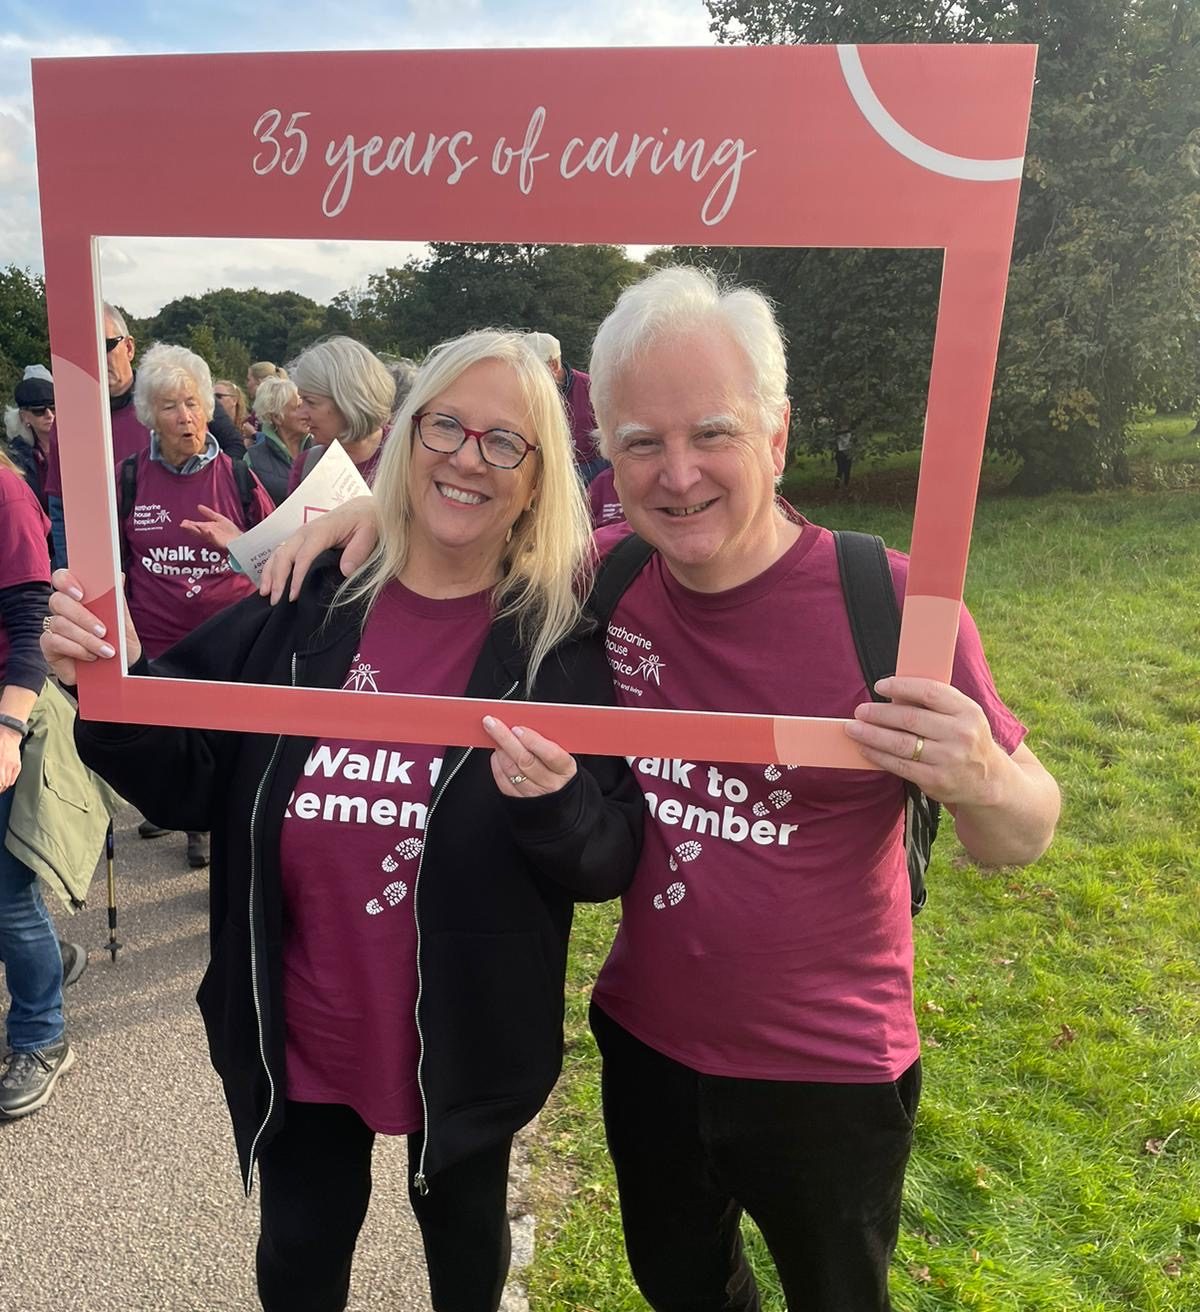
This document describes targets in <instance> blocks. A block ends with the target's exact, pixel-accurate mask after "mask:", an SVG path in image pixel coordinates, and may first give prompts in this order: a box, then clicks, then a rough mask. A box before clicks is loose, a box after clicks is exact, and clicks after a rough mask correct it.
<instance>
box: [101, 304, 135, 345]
mask: <svg viewBox="0 0 1200 1312" xmlns="http://www.w3.org/2000/svg"><path fill="white" fill-rule="evenodd" d="M104 317H105V319H107V320H108V321H109V323H111V324H112V326H113V327H114V328H115V329H116V330H117V336H118V337H128V336H129V328H128V325H127V324H126V323H125V316H124V315H123V314H122V313H121V311H120V310H118V309H117V307H116V306H115V305H110V304H109V303H108V302H107V301H105V302H104Z"/></svg>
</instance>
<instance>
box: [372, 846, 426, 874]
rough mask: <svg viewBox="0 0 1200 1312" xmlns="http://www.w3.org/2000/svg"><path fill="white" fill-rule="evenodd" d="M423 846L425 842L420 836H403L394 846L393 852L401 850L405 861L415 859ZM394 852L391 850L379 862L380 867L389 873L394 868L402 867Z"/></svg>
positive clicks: (400, 852)
mask: <svg viewBox="0 0 1200 1312" xmlns="http://www.w3.org/2000/svg"><path fill="white" fill-rule="evenodd" d="M423 846H424V844H423V843H422V841H421V840H420V839H419V838H402V839H401V840H400V841H399V842H398V843H397V844H396V846H395V847H394V848H392V852H399V854H400V855H401V856H402V857H403V858H404V860H405V861H415V860H416V858H417V857H419V856H420V855H421V848H422V847H423ZM392 852H389V853H388V854H387V856H385V857H384V858H383V860H382V861H381V862H380V863H379V866H380V869H381V870H384V871H385V872H386V873H387V874H389V875H390V874H391V873H392V871H393V870H399V869H400V862H399V861H397V860H396V858H395V857H394V856H393V855H392Z"/></svg>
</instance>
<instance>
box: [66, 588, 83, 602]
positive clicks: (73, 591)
mask: <svg viewBox="0 0 1200 1312" xmlns="http://www.w3.org/2000/svg"><path fill="white" fill-rule="evenodd" d="M67 596H68V597H74V598H75V600H76V601H82V600H83V593H82V592H81V591H80V590H79V589H78V588H68V589H67Z"/></svg>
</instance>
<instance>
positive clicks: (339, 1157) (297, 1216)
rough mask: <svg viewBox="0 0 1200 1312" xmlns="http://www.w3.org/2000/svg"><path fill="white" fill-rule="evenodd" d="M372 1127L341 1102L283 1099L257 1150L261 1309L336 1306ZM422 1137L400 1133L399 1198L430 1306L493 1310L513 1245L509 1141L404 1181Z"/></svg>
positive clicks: (362, 1207) (302, 1311)
mask: <svg viewBox="0 0 1200 1312" xmlns="http://www.w3.org/2000/svg"><path fill="white" fill-rule="evenodd" d="M374 1143H375V1132H374V1131H373V1130H371V1129H369V1128H368V1127H367V1126H366V1125H365V1124H364V1123H363V1121H362V1118H361V1117H360V1116H359V1115H358V1113H357V1112H355V1111H353V1110H352V1109H351V1108H349V1107H343V1106H339V1105H330V1104H318V1103H302V1102H289V1103H288V1104H287V1108H286V1116H285V1120H284V1126H283V1129H282V1130H281V1131H280V1133H279V1134H278V1135H277V1136H276V1137H275V1138H274V1139H273V1140H272V1141H271V1142H270V1143H269V1144H268V1145H267V1147H266V1148H265V1149H264V1150H263V1153H262V1155H261V1157H260V1158H259V1167H258V1178H259V1194H260V1207H261V1217H262V1230H261V1233H260V1234H259V1239H258V1254H257V1259H256V1271H257V1275H258V1296H259V1299H260V1301H261V1303H262V1306H263V1307H264V1308H265V1309H266V1312H342V1309H343V1308H344V1307H345V1306H346V1300H347V1298H348V1297H349V1291H350V1264H351V1262H352V1260H353V1258H354V1246H355V1243H356V1242H357V1240H358V1232H359V1230H360V1229H361V1228H362V1223H363V1219H364V1218H365V1217H366V1214H367V1202H368V1200H369V1199H370V1196H371V1149H372V1148H373V1146H374ZM421 1143H422V1136H421V1135H420V1134H413V1135H409V1138H408V1160H409V1172H408V1198H409V1202H410V1203H411V1204H412V1209H413V1213H414V1215H415V1216H416V1218H417V1224H418V1225H419V1226H420V1228H421V1239H422V1242H423V1244H424V1247H425V1263H426V1266H427V1267H428V1270H429V1289H430V1295H431V1298H432V1301H433V1306H434V1309H435V1312H495V1310H496V1308H497V1307H498V1306H499V1304H500V1295H501V1293H502V1292H503V1289H504V1280H505V1277H506V1276H507V1274H508V1264H509V1258H510V1257H511V1254H512V1248H511V1239H510V1236H509V1228H508V1208H507V1201H508V1158H509V1151H510V1149H511V1147H512V1140H511V1139H505V1140H504V1141H503V1142H501V1143H498V1144H496V1145H494V1146H493V1147H490V1148H487V1149H485V1150H484V1151H483V1152H480V1153H476V1154H474V1155H473V1156H471V1157H468V1158H466V1159H465V1160H464V1161H462V1162H458V1163H456V1164H455V1165H453V1166H450V1167H447V1169H446V1170H444V1171H441V1172H439V1174H437V1175H435V1176H433V1177H432V1178H431V1179H430V1181H429V1192H428V1193H427V1194H425V1195H421V1194H419V1193H417V1192H416V1190H415V1189H414V1188H413V1179H412V1177H413V1171H414V1169H415V1167H416V1163H417V1162H418V1160H419V1159H420V1155H421Z"/></svg>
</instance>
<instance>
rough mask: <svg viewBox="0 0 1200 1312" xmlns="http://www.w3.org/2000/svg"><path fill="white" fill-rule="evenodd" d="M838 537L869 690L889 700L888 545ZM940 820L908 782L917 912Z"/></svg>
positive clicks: (896, 636) (892, 636)
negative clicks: (881, 689) (885, 688)
mask: <svg viewBox="0 0 1200 1312" xmlns="http://www.w3.org/2000/svg"><path fill="white" fill-rule="evenodd" d="M833 539H834V542H835V544H836V546H837V560H838V573H839V574H840V575H841V580H842V595H843V597H844V598H845V602H846V614H847V616H848V618H849V620H850V633H851V635H852V636H853V638H854V649H855V651H856V652H857V653H858V663H859V665H860V667H861V668H862V672H863V678H864V679H865V680H866V683H867V691H868V692H869V693H870V694H871V697H872V699H873V700H874V701H877V702H882V701H887V698H886V697H881V696H880V695H879V693H877V692H876V691H875V684H876V683H877V681H878V680H880V679H887V678H890V677H891V676H892V675H893V674H895V673H896V656H897V652H898V650H899V647H900V607H899V606H898V605H897V604H896V588H895V584H894V583H893V582H892V568H891V566H890V565H889V564H888V558H887V549H886V548H885V547H884V544H883V539H882V538H879V537H876V536H875V535H874V534H872V533H852V532H835V533H834V535H833ZM940 818H941V806H940V804H939V803H937V802H935V801H933V800H932V799H931V798H928V797H926V796H925V794H924V793H923V792H922V791H921V790H920V789H919V788H918V787H917V786H916V784H913V783H909V782H907V781H906V782H905V785H904V849H905V855H906V857H907V860H908V879H909V884H910V886H911V890H912V913H913V915H914V916H915V915H916V914H917V912H918V911H920V910H921V908H922V907H923V906H924V905H925V898H926V889H925V872H926V870H927V869H928V868H929V857H930V852H931V850H932V848H933V840H934V839H935V838H936V837H937V831H938V821H939V820H940Z"/></svg>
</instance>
